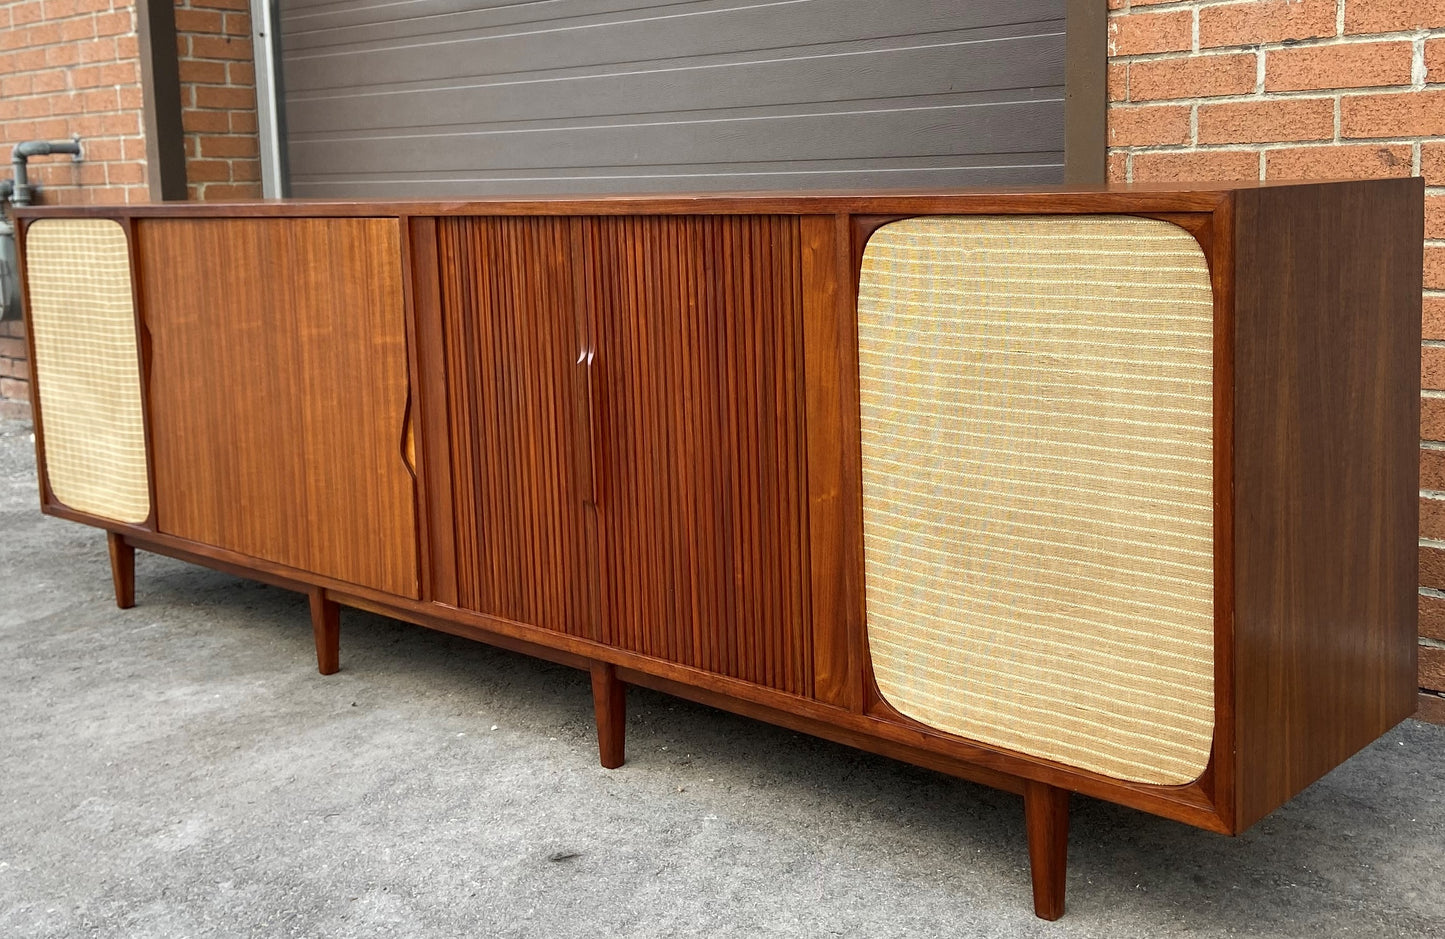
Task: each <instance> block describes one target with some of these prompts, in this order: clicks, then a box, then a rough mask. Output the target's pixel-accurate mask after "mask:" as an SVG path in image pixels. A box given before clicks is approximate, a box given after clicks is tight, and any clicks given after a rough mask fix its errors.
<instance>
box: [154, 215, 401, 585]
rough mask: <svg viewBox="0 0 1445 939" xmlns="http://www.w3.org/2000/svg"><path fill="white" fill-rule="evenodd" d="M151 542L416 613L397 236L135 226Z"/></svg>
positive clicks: (207, 223)
mask: <svg viewBox="0 0 1445 939" xmlns="http://www.w3.org/2000/svg"><path fill="white" fill-rule="evenodd" d="M136 238H137V246H136V255H137V262H138V267H139V273H138V280H139V289H140V296H141V309H142V311H143V317H144V322H145V326H146V329H147V330H148V332H149V333H150V336H151V344H150V362H149V389H148V392H149V393H148V400H149V404H150V420H151V425H152V429H151V437H152V446H153V448H154V453H153V454H152V457H153V460H154V467H155V470H154V472H155V487H156V496H157V506H156V518H157V527H158V529H159V530H160V531H162V532H166V533H168V534H172V535H176V536H178V537H180V538H184V539H187V540H191V541H196V542H201V543H204V544H212V545H216V546H218V547H222V548H227V549H229V550H232V551H236V552H237V553H239V554H243V555H248V556H251V557H255V558H260V559H263V560H267V561H274V562H276V563H279V564H283V565H286V566H289V567H294V568H297V569H300V570H308V571H314V572H316V573H318V574H321V575H324V576H328V577H335V578H336V579H338V580H341V581H345V582H348V583H355V584H361V585H363V586H367V587H373V588H376V589H378V590H382V591H385V592H388V593H395V594H398V595H401V596H407V597H415V596H417V560H416V558H417V554H416V514H415V508H414V501H415V494H414V491H413V488H414V487H413V480H412V476H411V473H410V471H409V470H408V468H407V466H406V463H405V460H404V458H403V454H402V445H403V431H404V419H405V414H406V403H407V369H406V344H405V343H406V338H405V337H406V331H405V322H404V318H403V308H402V293H401V270H400V263H399V262H400V250H399V246H398V231H397V223H396V221H395V220H394V219H265V220H262V219H256V220H243V219H232V220H226V221H221V220H208V219H194V220H192V219H184V220H176V219H154V220H145V221H143V222H140V223H137V226H136Z"/></svg>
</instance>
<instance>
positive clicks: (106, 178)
mask: <svg viewBox="0 0 1445 939" xmlns="http://www.w3.org/2000/svg"><path fill="white" fill-rule="evenodd" d="M72 134H79V135H80V136H81V138H82V145H83V147H84V157H85V159H84V160H83V161H82V162H80V163H76V162H74V161H72V160H71V159H70V157H68V156H60V157H38V158H36V159H34V160H31V161H30V179H31V181H32V182H37V183H39V184H41V186H42V187H44V188H43V191H42V194H41V199H42V201H44V202H51V203H55V202H71V203H79V202H92V203H97V202H104V203H115V202H138V201H143V200H145V199H146V198H147V197H148V194H149V190H148V188H147V186H146V177H145V138H144V137H143V136H142V124H141V85H140V58H139V46H138V43H137V39H136V30H135V8H134V3H133V0H8V2H7V0H0V159H3V161H4V163H5V164H7V168H6V171H5V172H4V174H3V175H4V178H7V179H8V178H9V175H10V174H9V172H8V163H9V156H10V147H12V146H13V145H15V144H17V143H20V142H21V141H23V140H64V139H66V138H69V137H70V136H71V135H72ZM24 336H25V333H24V331H23V329H22V327H21V325H20V324H19V323H18V322H14V321H7V322H0V416H12V415H25V414H27V413H28V408H27V407H26V405H25V402H26V401H28V400H29V384H28V380H29V377H28V376H29V372H28V369H27V368H26V363H25V338H24Z"/></svg>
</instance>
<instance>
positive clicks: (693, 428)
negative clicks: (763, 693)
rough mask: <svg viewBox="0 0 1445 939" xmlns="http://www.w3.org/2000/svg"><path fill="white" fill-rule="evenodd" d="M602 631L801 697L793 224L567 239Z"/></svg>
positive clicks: (754, 220)
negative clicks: (579, 275) (578, 250)
mask: <svg viewBox="0 0 1445 939" xmlns="http://www.w3.org/2000/svg"><path fill="white" fill-rule="evenodd" d="M583 252H584V256H583V258H582V259H581V260H582V271H583V288H582V289H583V291H584V297H583V300H584V302H585V304H586V306H587V309H588V315H589V317H590V320H591V322H592V331H593V342H592V348H591V354H592V364H591V370H592V376H591V382H592V387H593V409H594V419H595V422H596V429H595V430H594V438H595V439H596V441H597V443H596V449H597V453H596V456H595V459H596V460H597V464H598V466H599V468H600V470H599V478H598V481H597V525H598V539H599V544H600V547H601V550H600V557H601V562H602V576H601V586H602V596H601V610H602V630H603V638H604V639H605V640H606V641H607V642H609V643H611V644H614V645H617V646H620V647H622V648H626V649H631V650H634V651H637V652H642V653H645V654H647V655H651V656H656V657H658V658H661V659H666V660H668V661H672V662H678V663H681V664H684V665H690V666H693V667H696V668H701V669H705V670H707V671H709V672H714V673H717V674H722V675H728V676H731V677H735V678H740V679H743V680H746V681H750V682H755V683H757V684H760V685H764V686H767V687H770V688H777V689H780V690H783V691H788V692H792V693H795V694H803V695H807V694H811V692H812V683H813V675H812V657H811V655H812V645H811V627H810V624H809V616H808V597H807V572H808V562H807V546H806V544H805V538H806V533H807V515H806V504H805V503H806V498H805V484H804V479H805V473H804V470H803V453H802V447H803V439H802V437H803V435H802V429H801V426H802V422H801V416H802V401H801V395H802V381H803V376H802V340H801V306H802V300H801V297H802V286H801V285H802V276H801V253H800V242H799V230H798V219H797V218H796V217H785V216H765V215H759V216H661V217H648V218H640V217H620V218H599V219H596V220H592V221H590V222H589V223H588V224H587V226H586V229H585V238H584V239H583Z"/></svg>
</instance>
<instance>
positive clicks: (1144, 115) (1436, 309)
mask: <svg viewBox="0 0 1445 939" xmlns="http://www.w3.org/2000/svg"><path fill="white" fill-rule="evenodd" d="M1109 7H1110V14H1109V53H1110V59H1109V98H1110V106H1109V146H1110V150H1109V175H1110V177H1111V178H1112V179H1115V180H1131V181H1156V180H1189V179H1207V178H1214V179H1286V178H1294V179H1299V178H1307V179H1320V178H1330V177H1335V178H1338V177H1348V176H1358V177H1376V176H1410V175H1416V176H1424V177H1425V183H1426V187H1427V188H1426V208H1425V282H1424V284H1423V285H1422V287H1423V291H1424V296H1423V301H1424V335H1425V344H1424V348H1422V349H1421V375H1420V387H1421V394H1422V396H1423V397H1422V401H1421V412H1422V419H1421V438H1422V441H1421V451H1420V486H1421V492H1420V534H1421V546H1420V584H1421V587H1420V634H1421V637H1422V638H1421V647H1420V685H1421V687H1422V688H1426V689H1432V690H1435V691H1440V690H1445V442H1442V441H1445V0H1290V2H1285V0H1248V2H1236V0H1193V2H1168V0H1165V2H1150V0H1109ZM1427 706H1428V709H1429V710H1431V711H1433V712H1434V713H1436V714H1438V715H1442V716H1445V706H1442V704H1441V703H1440V702H1439V701H1438V700H1432V701H1429V702H1427Z"/></svg>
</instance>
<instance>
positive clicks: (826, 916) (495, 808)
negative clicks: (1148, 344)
mask: <svg viewBox="0 0 1445 939" xmlns="http://www.w3.org/2000/svg"><path fill="white" fill-rule="evenodd" d="M31 447H32V444H31V440H30V437H29V429H28V427H26V426H25V425H23V424H20V423H17V422H13V421H12V422H9V423H0V532H3V546H0V714H3V717H4V719H3V721H0V936H4V937H12V936H13V937H25V939H38V937H51V936H56V937H58V936H65V937H71V936H97V937H103V936H116V937H140V936H146V937H149V936H159V937H169V936H176V937H180V936H186V937H201V936H226V937H234V936H267V937H271V936H299V937H321V936H357V937H377V936H479V937H480V936H519V937H520V936H525V937H548V939H552V937H568V936H586V937H606V936H629V937H630V936H708V937H719V936H740V937H743V936H746V937H757V936H868V937H873V936H907V937H910V939H922V937H930V936H949V937H965V936H988V937H999V936H1048V937H1073V936H1099V937H1103V936H1108V937H1111V939H1123V937H1135V936H1138V937H1164V936H1301V937H1323V936H1360V937H1371V939H1374V937H1382V936H1389V937H1397V936H1434V937H1440V936H1445V727H1438V726H1431V725H1427V724H1421V723H1417V722H1415V721H1407V722H1405V723H1404V724H1403V725H1401V726H1400V727H1398V728H1396V729H1395V730H1394V731H1392V732H1391V733H1390V734H1388V735H1387V736H1386V737H1385V738H1384V739H1382V740H1380V741H1379V742H1377V743H1376V744H1375V745H1373V746H1372V747H1370V748H1369V749H1367V750H1366V751H1365V752H1364V753H1361V754H1360V755H1358V756H1357V757H1355V758H1354V759H1353V760H1351V761H1349V762H1348V763H1347V764H1346V765H1345V766H1343V767H1341V768H1340V769H1338V770H1336V771H1335V772H1334V773H1332V774H1331V775H1330V776H1328V777H1327V778H1325V779H1324V780H1322V781H1321V782H1319V783H1318V784H1316V785H1315V786H1314V787H1312V788H1311V789H1309V790H1308V791H1307V792H1305V793H1304V794H1303V795H1301V796H1300V797H1299V798H1297V799H1295V800H1294V801H1293V802H1292V803H1291V804H1289V805H1287V806H1285V807H1284V808H1283V809H1281V810H1280V811H1278V812H1276V813H1275V814H1274V815H1273V816H1271V817H1270V818H1268V819H1266V820H1265V821H1264V822H1262V823H1261V824H1259V825H1258V826H1256V827H1255V828H1254V829H1253V830H1251V831H1250V832H1248V833H1247V834H1245V835H1244V836H1242V837H1239V838H1235V839H1229V838H1224V837H1220V836H1217V835H1211V834H1208V833H1206V832H1202V831H1196V830H1194V829H1191V828H1187V827H1185V826H1183V825H1179V824H1175V823H1172V822H1167V821H1163V820H1161V819H1157V818H1154V817H1152V816H1149V815H1145V814H1143V813H1140V812H1136V811H1132V810H1129V809H1123V808H1119V807H1116V806H1113V805H1108V804H1105V803H1102V802H1096V801H1094V800H1091V799H1083V798H1076V799H1075V802H1074V806H1075V814H1074V828H1073V838H1072V841H1071V848H1070V868H1069V911H1068V913H1067V914H1066V915H1065V917H1064V919H1062V920H1060V921H1059V922H1058V923H1056V924H1047V923H1043V922H1041V921H1039V920H1036V919H1034V917H1033V915H1032V913H1031V909H1030V903H1029V888H1028V874H1027V858H1026V851H1025V843H1024V832H1023V818H1022V815H1023V813H1022V806H1021V802H1020V800H1019V799H1018V798H1017V797H1014V796H1010V795H1007V794H1004V793H999V792H995V791H992V790H988V789H984V788H981V787H978V786H974V785H971V784H967V783H963V782H958V781H955V780H952V779H949V778H947V777H944V776H940V775H937V774H934V773H931V772H927V771H925V770H920V769H915V768H912V767H909V766H905V765H902V764H899V763H894V762H891V761H889V760H885V759H882V758H878V757H873V756H869V755H866V754H862V753H858V752H855V751H852V750H849V749H847V748H844V747H840V746H835V745H832V744H829V743H825V742H822V741H818V740H814V739H810V738H808V737H804V736H800V735H797V734H793V733H790V732H788V731H784V730H779V729H777V728H773V727H769V726H766V725H763V724H759V723H755V722H752V721H748V720H744V719H742V718H738V717H733V716H731V715H728V714H724V713H720V712H717V711H712V710H709V709H707V708H703V707H699V706H695V705H691V704H687V703H684V702H681V701H677V700H674V699H670V698H667V697H664V696H662V695H657V694H652V693H649V692H640V691H634V692H633V693H632V695H631V698H630V705H631V713H630V720H629V740H628V756H629V760H628V764H627V765H626V766H625V767H623V768H622V769H620V770H617V771H612V772H608V771H606V770H603V769H601V768H599V767H598V765H597V758H596V752H595V749H594V738H593V727H592V716H591V700H590V696H589V692H588V685H587V682H586V679H585V677H584V676H583V675H582V674H581V673H578V672H573V671H571V670H568V669H565V668H560V667H557V666H552V665H547V664H544V663H540V662H536V661H533V660H530V659H527V658H524V657H521V656H517V655H512V654H509V653H504V652H500V651H497V650H494V649H490V648H488V647H485V646H482V645H478V644H475V643H470V642H467V641H464V640H460V639H455V638H453V637H450V636H446V635H442V634H438V633H432V632H428V631H427V630H424V629H421V628H418V627H412V626H407V625H404V624H401V623H397V622H394V621H391V620H386V619H382V618H379V617H375V616H370V615H365V614H361V613H355V612H351V611H347V612H345V613H343V616H342V668H343V670H342V672H341V673H340V674H338V675H335V676H332V677H329V678H323V677H322V676H320V675H318V674H317V673H316V670H315V667H314V660H313V658H312V647H311V634H310V628H309V624H308V620H307V615H306V607H305V603H304V601H303V600H302V598H301V597H300V596H299V595H296V594H291V593H287V592H285V591H281V590H276V589H273V588H269V587H263V586H260V585H257V584H253V583H248V582H245V581H240V580H236V579H234V578H231V577H227V576H224V575H221V574H217V573H213V572H210V571H207V570H204V569H202V568H198V567H192V566H189V565H185V564H181V563H177V562H173V561H170V560H167V559H164V558H158V557H155V556H153V555H142V556H141V557H140V561H139V565H138V586H139V590H138V597H139V605H138V606H136V608H135V609H133V610H128V611H118V610H116V608H115V606H114V605H113V602H112V599H111V594H110V577H109V573H108V567H107V562H106V552H105V542H104V538H103V537H101V535H100V534H99V532H97V531H96V530H93V529H90V528H87V527H85V526H81V525H76V524H73V523H68V522H62V521H58V520H54V519H47V518H43V517H42V516H41V515H40V514H39V511H38V510H37V509H36V496H35V481H34V471H33V468H32V450H31Z"/></svg>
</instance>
